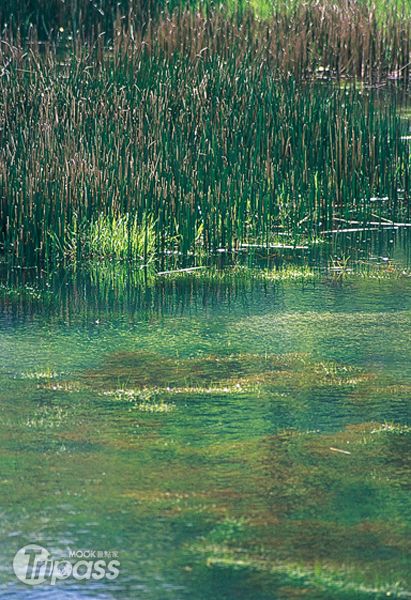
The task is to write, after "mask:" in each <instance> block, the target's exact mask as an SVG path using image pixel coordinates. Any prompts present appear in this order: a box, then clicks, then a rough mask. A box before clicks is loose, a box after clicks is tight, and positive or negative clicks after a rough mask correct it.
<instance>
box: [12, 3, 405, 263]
mask: <svg viewBox="0 0 411 600" xmlns="http://www.w3.org/2000/svg"><path fill="white" fill-rule="evenodd" d="M350 10H352V14H351V17H352V20H351V21H347V20H346V16H345V13H344V12H343V11H342V9H340V8H337V7H335V6H333V5H331V4H330V5H329V10H328V9H327V10H325V8H324V6H323V7H321V6H320V5H318V4H316V5H306V6H300V7H297V8H296V9H295V10H294V12H293V11H291V12H290V13H289V14H285V13H281V12H279V13H278V14H277V15H276V17H275V18H274V19H273V18H271V19H267V20H264V21H262V20H261V19H256V18H255V17H253V16H252V14H251V13H245V14H242V15H240V14H239V13H233V15H231V16H230V15H229V14H228V13H223V12H221V11H216V12H214V13H212V14H210V15H209V16H206V15H205V14H202V13H200V12H193V11H190V10H187V11H184V12H181V11H180V12H176V13H173V14H172V15H171V16H169V17H160V18H159V19H157V21H150V22H149V24H148V25H147V27H146V28H145V29H144V31H142V30H134V29H132V28H131V29H130V28H128V27H126V26H122V25H121V23H120V24H119V23H117V24H115V25H114V29H113V32H114V36H113V37H114V41H107V40H105V38H104V36H101V37H97V38H96V40H95V41H89V42H85V41H84V39H83V38H82V36H81V35H80V34H78V35H77V36H76V35H74V37H73V36H67V37H65V38H64V39H63V37H62V38H61V39H60V41H59V43H58V44H57V42H56V41H49V42H47V43H46V44H38V43H37V42H35V40H33V39H32V38H30V39H28V40H25V41H21V40H19V39H18V36H17V37H13V35H14V34H12V33H10V35H9V38H8V39H7V41H6V40H4V41H3V44H2V46H1V60H2V64H3V73H2V77H1V78H0V127H1V130H0V135H1V148H2V150H1V156H2V160H1V163H0V209H1V212H0V215H1V217H0V218H1V222H0V226H1V232H0V244H1V247H2V249H3V251H4V253H5V254H6V255H12V256H13V257H17V258H18V259H19V260H24V261H25V262H27V263H30V262H33V261H36V260H44V259H52V260H57V259H59V258H71V259H72V258H74V257H75V258H82V257H102V256H103V257H110V258H119V259H127V258H141V260H144V261H147V259H148V258H149V257H152V256H153V255H154V253H157V254H161V253H165V252H170V251H178V252H180V253H181V254H183V255H186V254H187V253H189V252H192V251H198V250H201V251H202V252H204V251H205V252H211V251H214V250H216V249H218V248H220V247H224V248H228V249H232V248H235V247H237V246H238V244H240V243H241V242H247V241H250V240H251V241H257V242H258V243H269V242H270V240H272V239H273V236H274V235H277V234H278V232H287V233H288V234H292V235H295V236H297V234H298V235H300V234H304V235H308V236H315V235H317V233H318V232H319V231H320V230H326V229H330V228H332V227H333V225H334V219H335V217H339V218H344V219H345V220H347V221H349V220H352V219H357V220H359V221H360V222H365V221H367V220H369V219H370V218H375V216H373V215H375V214H378V215H382V216H384V217H392V216H393V217H396V218H398V217H400V216H401V218H402V217H407V200H408V190H409V170H410V159H409V140H407V139H405V138H406V136H404V135H403V134H402V133H403V132H402V131H401V127H400V117H399V115H398V111H397V107H396V96H395V94H393V95H392V96H391V95H390V96H388V95H387V97H382V95H381V93H380V92H379V91H378V90H377V91H376V90H374V89H368V88H365V87H363V88H362V89H359V88H358V86H355V85H352V84H351V83H350V82H347V81H346V79H343V75H351V76H352V78H354V77H357V78H358V77H361V76H362V77H364V78H366V80H367V81H369V82H373V81H379V82H381V81H382V80H383V78H384V77H385V78H386V77H387V75H388V74H389V71H390V69H391V68H393V67H399V66H400V63H399V62H398V61H399V60H400V59H399V57H401V56H405V53H406V51H407V49H406V44H405V41H404V40H408V42H409V39H410V38H409V37H407V36H408V31H409V30H407V29H406V27H409V22H408V20H407V19H406V18H405V17H403V18H402V17H398V20H397V21H396V24H397V26H398V28H399V29H398V31H399V32H400V33H398V36H396V34H394V32H395V31H397V30H396V29H395V28H394V29H393V30H392V31H390V30H387V29H386V28H385V27H383V26H382V25H380V24H379V23H378V20H377V18H376V17H374V16H373V15H374V13H373V12H370V11H369V9H368V8H366V7H365V6H363V5H358V6H357V5H356V6H355V7H353V8H352V9H350ZM354 16H355V20H354ZM306 18H307V19H309V20H308V21H304V19H306ZM323 22H324V23H325V24H324V23H323ZM304 23H305V25H304ZM307 23H309V24H310V27H307ZM359 27H360V29H358V28H359ZM312 28H314V29H313V30H312ZM361 28H362V29H361ZM404 32H405V33H404ZM371 36H373V37H371ZM69 38H71V39H69ZM367 40H368V42H369V44H371V45H368V46H367V45H364V44H365V42H366V41H367ZM360 41H362V44H361V45H360ZM371 41H372V43H371ZM386 41H387V42H388V43H387V44H385V42H386ZM408 42H407V43H408ZM408 48H409V46H408ZM394 49H395V52H394ZM401 52H402V54H401ZM401 60H402V59H401ZM401 64H402V63H401ZM405 72H406V70H405V69H404V70H403V71H401V73H402V75H403V74H404V73H405ZM337 80H338V81H339V82H340V84H339V85H336V81H337ZM342 81H345V83H344V84H343V85H341V82H342Z"/></svg>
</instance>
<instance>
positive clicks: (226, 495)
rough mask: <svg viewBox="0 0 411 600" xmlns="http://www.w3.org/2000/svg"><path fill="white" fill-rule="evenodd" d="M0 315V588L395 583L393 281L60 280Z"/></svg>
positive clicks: (328, 588) (324, 594) (345, 593)
mask: <svg viewBox="0 0 411 600" xmlns="http://www.w3.org/2000/svg"><path fill="white" fill-rule="evenodd" d="M396 252H397V253H398V252H401V251H400V250H398V249H394V248H393V254H394V255H395V253H396ZM401 256H402V258H403V259H404V256H403V255H401ZM376 257H377V258H378V257H379V258H380V259H381V258H384V256H382V257H381V253H380V252H378V251H377V252H376ZM404 260H405V259H404ZM10 277H11V278H12V277H14V275H10V273H8V274H7V276H5V277H4V280H8V281H9V280H10ZM20 277H21V276H20ZM7 278H8V279H7ZM137 279H138V277H137ZM0 325H1V336H0V357H1V361H0V383H1V385H0V411H1V416H0V445H1V448H0V465H1V467H0V508H1V517H2V518H1V523H0V533H1V545H0V584H1V593H2V597H4V598H10V599H11V598H15V599H25V598H29V597H30V598H35V599H36V598H51V597H53V598H59V599H60V598H61V599H65V598H67V599H77V598H79V599H80V598H81V599H83V598H84V599H86V598H101V599H114V598H115V599H124V600H126V599H127V600H128V599H130V600H134V599H140V598H141V599H142V600H143V599H144V600H146V599H147V600H164V599H168V598H169V599H170V600H185V599H190V600H209V599H214V598H218V599H219V600H223V599H227V600H228V599H229V600H233V599H236V600H237V599H238V600H254V599H255V600H266V599H267V600H268V599H277V598H278V599H281V600H282V599H284V600H285V599H293V598H304V599H310V600H311V599H324V600H325V599H327V600H329V599H330V598H331V599H332V598H336V599H337V598H347V599H350V600H352V599H356V598H380V597H381V598H382V597H387V595H388V594H391V597H411V577H410V573H411V560H410V539H411V536H410V533H411V527H410V517H411V503H410V489H409V484H410V462H409V450H410V430H409V429H408V428H407V425H408V424H409V421H410V397H411V366H410V364H411V346H410V327H411V280H410V279H408V278H398V279H393V280H390V279H383V280H378V279H366V278H358V279H355V278H353V279H351V278H349V279H347V280H344V279H343V280H339V279H338V278H337V279H336V278H335V277H328V276H326V277H323V278H321V279H318V280H315V281H306V282H304V281H289V282H287V281H284V282H277V283H274V282H261V281H254V280H249V279H242V278H239V279H238V280H237V279H235V278H234V279H232V280H230V281H227V282H224V281H223V282H221V281H220V282H218V281H216V282H213V281H201V280H200V279H198V280H197V279H192V280H190V278H186V279H182V280H181V281H166V280H164V281H161V282H160V283H157V284H152V285H149V286H144V285H143V284H141V282H140V280H138V281H137V280H136V281H135V280H134V279H133V275H132V274H131V273H126V274H124V272H123V271H121V270H118V271H116V275H115V276H110V277H98V276H96V275H95V274H93V273H90V272H88V273H87V274H82V273H77V274H74V275H72V276H70V277H69V276H61V275H59V276H55V277H54V278H52V279H51V280H50V281H47V282H46V283H44V286H43V292H42V295H41V296H39V297H37V296H36V294H35V293H33V294H28V295H25V294H21V295H20V294H16V297H10V296H6V297H4V298H3V299H2V303H1V312H0ZM30 543H37V544H39V545H41V546H42V547H44V548H46V549H47V550H48V551H49V552H50V554H51V555H52V557H53V558H54V559H62V558H63V557H67V554H68V552H69V551H70V550H71V551H79V550H80V551H81V550H83V551H84V550H92V551H95V552H96V553H97V552H103V556H105V559H106V560H107V561H108V560H110V559H116V560H118V561H119V562H120V567H119V570H120V574H119V575H118V577H117V578H115V579H113V580H111V581H110V580H108V579H107V578H103V579H100V580H93V579H91V580H90V579H84V580H78V579H76V578H74V577H67V579H65V580H62V581H58V582H57V583H56V585H54V586H53V585H50V583H49V581H47V580H46V582H45V583H44V584H39V585H35V586H29V585H27V584H24V583H21V582H19V581H18V579H17V578H16V576H15V574H14V572H13V568H12V562H13V557H14V555H15V553H16V552H17V551H18V550H19V549H20V548H21V547H23V546H25V545H27V544H30ZM104 552H105V553H106V554H105V555H104ZM407 590H408V592H407Z"/></svg>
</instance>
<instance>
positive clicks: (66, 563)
mask: <svg viewBox="0 0 411 600" xmlns="http://www.w3.org/2000/svg"><path fill="white" fill-rule="evenodd" d="M117 555H118V552H106V551H104V552H103V551H98V552H97V551H95V550H77V551H71V552H69V555H68V557H69V558H70V559H71V560H69V558H61V559H59V560H55V559H54V558H52V556H51V554H50V552H49V551H48V550H47V549H46V548H43V546H39V545H38V544H28V545H27V546H23V548H20V550H18V551H17V552H16V554H15V556H14V559H13V570H14V573H15V575H16V577H17V579H19V580H20V581H21V582H22V583H25V584H26V585H40V584H49V585H55V584H56V583H58V582H59V581H62V580H64V579H68V578H73V579H76V580H77V581H81V580H91V581H93V580H94V581H98V580H101V579H108V580H114V579H117V577H118V576H119V574H120V561H118V560H108V559H111V558H112V557H113V556H117ZM75 558H76V559H77V560H75V561H74V560H73V559H75Z"/></svg>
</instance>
